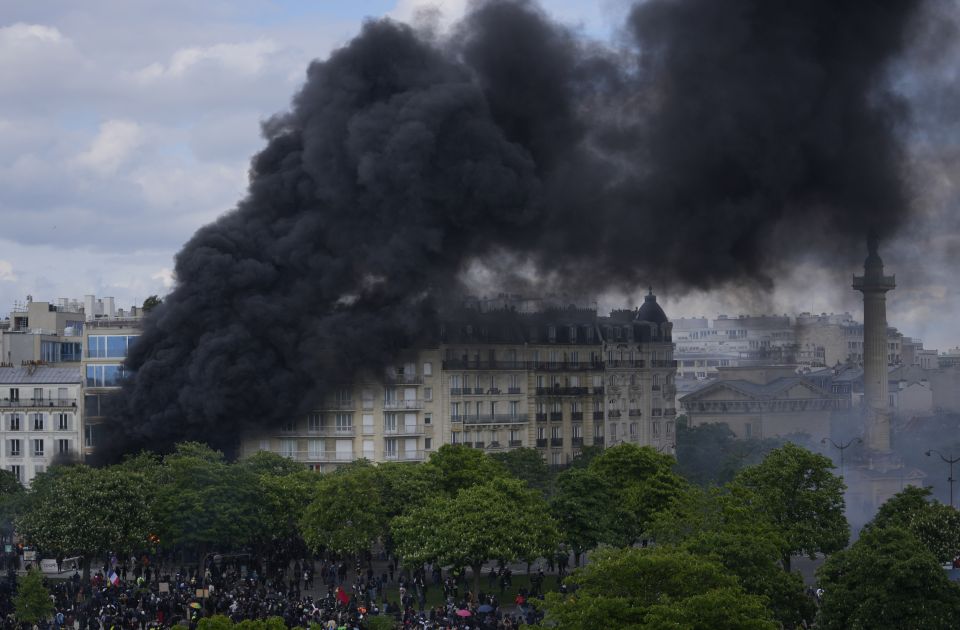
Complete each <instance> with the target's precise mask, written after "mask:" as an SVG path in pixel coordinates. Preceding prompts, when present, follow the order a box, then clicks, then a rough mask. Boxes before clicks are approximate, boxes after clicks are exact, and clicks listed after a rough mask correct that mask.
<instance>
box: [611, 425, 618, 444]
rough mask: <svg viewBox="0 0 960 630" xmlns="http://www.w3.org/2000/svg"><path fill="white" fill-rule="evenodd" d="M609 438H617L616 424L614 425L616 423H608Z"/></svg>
mask: <svg viewBox="0 0 960 630" xmlns="http://www.w3.org/2000/svg"><path fill="white" fill-rule="evenodd" d="M610 439H611V440H616V439H617V425H616V423H614V424H611V425H610Z"/></svg>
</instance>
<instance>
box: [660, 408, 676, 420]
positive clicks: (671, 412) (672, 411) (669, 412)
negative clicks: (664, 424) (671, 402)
mask: <svg viewBox="0 0 960 630" xmlns="http://www.w3.org/2000/svg"><path fill="white" fill-rule="evenodd" d="M676 415H677V410H676V409H664V410H663V417H664V418H673V417H674V416H676Z"/></svg>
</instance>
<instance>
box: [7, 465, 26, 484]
mask: <svg viewBox="0 0 960 630" xmlns="http://www.w3.org/2000/svg"><path fill="white" fill-rule="evenodd" d="M7 470H9V471H10V472H12V473H13V476H14V477H16V478H17V481H19V482H20V483H23V466H21V465H20V464H10V465H9V466H7Z"/></svg>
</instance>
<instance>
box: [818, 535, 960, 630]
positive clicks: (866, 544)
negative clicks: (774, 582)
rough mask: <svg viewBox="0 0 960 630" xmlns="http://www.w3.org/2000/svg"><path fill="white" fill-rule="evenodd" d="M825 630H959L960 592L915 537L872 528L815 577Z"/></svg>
mask: <svg viewBox="0 0 960 630" xmlns="http://www.w3.org/2000/svg"><path fill="white" fill-rule="evenodd" d="M817 576H818V578H819V580H820V586H821V587H822V588H823V590H824V595H823V601H822V603H821V607H820V614H819V616H818V627H820V628H824V629H825V630H847V629H848V628H853V629H870V630H887V629H890V630H893V629H897V628H924V629H925V630H938V629H941V628H942V629H943V630H946V629H948V628H957V627H960V588H958V587H957V586H956V585H955V584H952V583H951V582H950V581H949V580H948V579H947V576H946V573H945V572H944V570H943V569H942V568H941V567H940V564H939V563H938V562H937V559H936V558H935V557H934V556H933V554H932V553H930V551H929V550H928V549H927V548H926V547H925V546H924V545H923V543H921V542H920V541H919V540H917V538H916V537H915V536H913V535H912V534H911V533H910V532H908V531H907V530H905V529H901V528H898V527H871V528H870V529H868V530H865V531H864V532H863V533H862V535H861V537H860V539H859V540H858V541H857V542H856V543H854V545H853V547H851V548H850V549H848V550H846V551H841V552H839V553H836V554H834V555H833V556H831V557H830V558H828V559H827V562H826V563H825V564H824V565H823V566H822V567H820V570H819V571H818V572H817Z"/></svg>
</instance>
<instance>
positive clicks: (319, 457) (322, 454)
mask: <svg viewBox="0 0 960 630" xmlns="http://www.w3.org/2000/svg"><path fill="white" fill-rule="evenodd" d="M280 455H281V456H282V457H286V458H287V459H292V460H294V461H298V462H304V463H328V462H329V463H334V462H341V463H345V462H352V461H353V460H354V459H356V457H355V456H354V454H353V452H352V451H351V452H349V453H344V452H339V453H338V452H337V451H286V452H284V451H281V452H280Z"/></svg>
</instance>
